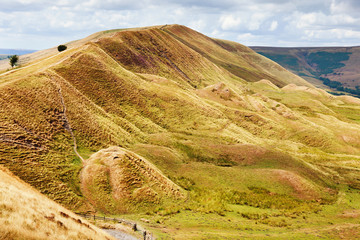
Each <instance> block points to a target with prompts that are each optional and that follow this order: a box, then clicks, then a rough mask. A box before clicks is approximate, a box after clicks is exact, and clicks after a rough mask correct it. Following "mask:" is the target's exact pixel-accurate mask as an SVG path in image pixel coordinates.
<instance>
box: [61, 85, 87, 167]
mask: <svg viewBox="0 0 360 240" xmlns="http://www.w3.org/2000/svg"><path fill="white" fill-rule="evenodd" d="M58 93H59V96H60V100H61V105H62V107H63V111H62V113H63V118H64V128H65V129H66V130H67V131H68V132H69V133H70V135H71V137H72V139H73V148H74V152H75V154H76V156H78V157H79V158H80V160H81V162H82V163H84V162H85V159H84V158H83V157H82V156H81V155H80V154H79V152H78V151H77V143H76V137H75V135H74V132H73V130H72V128H71V125H70V122H69V120H68V118H67V116H66V105H65V100H64V96H63V95H62V93H61V87H60V85H58Z"/></svg>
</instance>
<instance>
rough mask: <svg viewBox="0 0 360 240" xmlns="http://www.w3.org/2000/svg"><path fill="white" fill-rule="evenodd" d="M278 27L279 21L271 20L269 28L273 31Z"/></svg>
mask: <svg viewBox="0 0 360 240" xmlns="http://www.w3.org/2000/svg"><path fill="white" fill-rule="evenodd" d="M277 27H278V22H277V21H272V22H271V25H270V28H269V31H271V32H273V31H275V30H276V29H277Z"/></svg>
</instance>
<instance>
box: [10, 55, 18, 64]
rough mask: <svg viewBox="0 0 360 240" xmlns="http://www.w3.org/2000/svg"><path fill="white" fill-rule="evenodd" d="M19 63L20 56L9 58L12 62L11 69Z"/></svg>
mask: <svg viewBox="0 0 360 240" xmlns="http://www.w3.org/2000/svg"><path fill="white" fill-rule="evenodd" d="M18 61H19V56H18V55H12V56H10V58H9V62H10V65H11V67H14V66H16V65H17V63H18Z"/></svg>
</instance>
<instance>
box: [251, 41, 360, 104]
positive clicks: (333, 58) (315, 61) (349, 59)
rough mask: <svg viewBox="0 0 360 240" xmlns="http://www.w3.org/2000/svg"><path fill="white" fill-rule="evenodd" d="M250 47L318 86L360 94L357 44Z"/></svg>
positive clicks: (334, 90)
mask: <svg viewBox="0 0 360 240" xmlns="http://www.w3.org/2000/svg"><path fill="white" fill-rule="evenodd" d="M252 49H253V50H254V51H256V52H258V53H260V54H262V55H264V56H266V57H268V58H270V59H272V60H273V61H275V62H277V63H279V64H280V65H281V66H284V67H285V68H286V69H289V70H290V71H292V72H294V73H295V74H297V75H299V76H301V77H303V78H304V79H306V80H308V81H309V82H311V83H313V84H314V85H315V86H317V87H319V88H323V89H329V90H331V91H333V93H335V94H336V93H339V94H341V93H342V94H343V93H346V94H351V95H354V96H356V97H359V96H360V91H359V87H360V78H359V76H360V75H359V74H360V72H359V70H358V65H359V49H360V48H359V47H313V48H311V47H309V48H276V47H252Z"/></svg>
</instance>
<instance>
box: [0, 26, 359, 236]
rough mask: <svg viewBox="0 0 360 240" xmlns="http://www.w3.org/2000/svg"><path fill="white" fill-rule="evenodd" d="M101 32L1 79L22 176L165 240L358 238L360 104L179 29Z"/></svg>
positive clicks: (5, 154)
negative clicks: (140, 223)
mask: <svg viewBox="0 0 360 240" xmlns="http://www.w3.org/2000/svg"><path fill="white" fill-rule="evenodd" d="M98 36H101V37H99V38H97V39H96V40H93V39H91V40H92V41H90V42H86V43H81V44H78V45H73V47H72V48H70V47H69V49H68V50H67V51H65V52H62V53H59V54H57V55H54V57H51V58H46V59H44V60H42V61H39V62H37V63H36V64H33V65H31V66H30V67H28V68H25V67H24V68H20V69H18V70H17V71H14V72H11V73H9V74H6V75H2V76H0V126H1V128H0V149H1V152H0V163H1V164H4V165H5V166H6V167H8V168H9V169H10V170H11V171H13V172H14V174H16V175H18V176H19V177H21V178H22V179H24V180H25V181H27V182H28V183H30V184H31V185H33V186H35V187H36V188H37V189H39V190H40V191H41V192H42V193H45V194H46V195H48V196H49V197H50V198H52V199H54V200H55V201H57V202H59V203H61V204H63V205H65V206H67V207H68V208H70V209H72V210H76V211H98V212H101V213H103V214H107V215H116V214H126V217H127V218H132V219H135V220H139V219H141V218H145V219H148V220H149V222H147V221H146V223H144V224H146V225H147V228H149V229H152V230H153V231H154V232H155V233H156V234H157V235H158V236H159V237H164V238H166V237H173V238H176V239H199V238H200V239H201V238H206V239H211V238H222V239H223V238H231V239H238V238H239V237H240V238H252V239H253V238H260V239H261V238H267V237H271V238H275V239H281V238H283V239H289V238H290V239H294V238H295V239H296V238H305V237H306V238H307V239H311V238H317V237H318V236H321V237H324V238H326V237H327V238H334V237H340V233H339V232H337V231H341V234H347V235H346V236H348V235H349V236H356V234H359V232H360V226H359V223H358V217H359V214H358V212H356V211H355V210H356V208H358V207H359V206H360V201H359V200H358V199H360V194H359V189H360V187H359V186H360V181H359V178H358V172H359V169H360V165H359V160H360V157H359V154H360V150H359V149H360V138H359V136H360V122H359V121H360V116H359V110H360V103H359V100H358V99H355V98H352V97H349V96H339V97H335V96H332V95H330V94H328V93H326V92H325V91H323V90H320V89H316V88H314V87H313V86H312V85H310V84H309V83H307V82H306V81H305V80H303V79H301V78H299V77H298V76H296V75H294V74H292V73H290V72H288V71H287V70H285V69H284V68H282V67H280V66H279V65H277V64H275V63H274V62H272V61H270V60H268V59H266V58H265V57H263V56H261V55H258V54H256V53H255V52H253V51H252V50H251V49H249V48H247V47H245V46H243V45H240V44H237V43H234V42H230V41H224V40H217V39H211V38H208V37H206V36H204V35H202V34H200V33H198V32H195V31H193V30H191V29H189V28H186V27H184V26H179V25H169V26H160V27H151V28H144V29H131V30H122V31H111V32H108V33H102V34H99V35H98ZM74 138H75V140H76V143H77V149H78V152H79V153H80V155H81V156H82V158H84V159H85V160H84V162H82V160H81V159H80V158H79V157H78V156H77V155H76V154H75V153H74V150H73V145H74ZM110 146H119V147H121V148H119V147H110ZM109 147H110V148H109ZM93 153H96V154H93ZM90 156H91V157H90ZM349 215H351V217H348V216H349Z"/></svg>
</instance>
